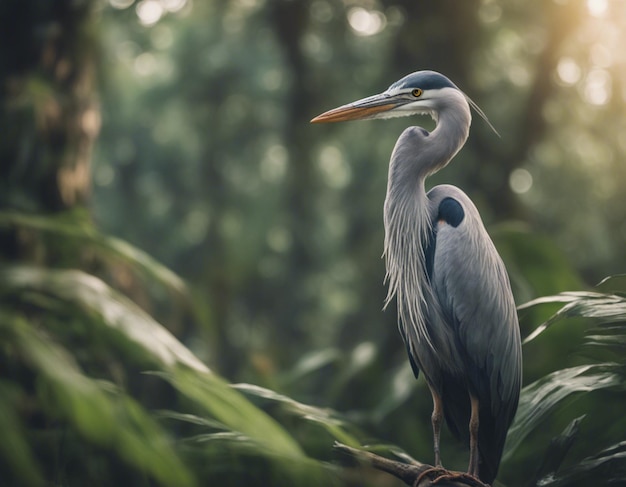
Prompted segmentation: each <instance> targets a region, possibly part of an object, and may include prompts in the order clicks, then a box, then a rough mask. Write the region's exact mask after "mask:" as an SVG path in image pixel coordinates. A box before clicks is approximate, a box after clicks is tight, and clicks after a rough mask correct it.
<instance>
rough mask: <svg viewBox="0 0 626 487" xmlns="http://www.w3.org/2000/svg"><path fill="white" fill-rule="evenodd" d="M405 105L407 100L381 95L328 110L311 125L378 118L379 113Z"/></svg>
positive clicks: (312, 121)
mask: <svg viewBox="0 0 626 487" xmlns="http://www.w3.org/2000/svg"><path fill="white" fill-rule="evenodd" d="M403 103H406V100H403V99H398V98H397V97H394V96H391V95H388V94H386V93H381V94H379V95H374V96H369V97H367V98H363V99H361V100H357V101H354V102H352V103H348V104H347V105H343V106H340V107H338V108H333V109H332V110H328V111H327V112H324V113H322V114H321V115H318V116H317V117H315V118H314V119H313V120H311V123H328V122H345V121H346V120H364V119H368V118H376V115H378V114H379V113H382V112H387V111H389V110H392V109H394V108H396V107H397V106H399V105H402V104H403Z"/></svg>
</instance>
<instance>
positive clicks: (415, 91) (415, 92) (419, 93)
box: [411, 88, 422, 98]
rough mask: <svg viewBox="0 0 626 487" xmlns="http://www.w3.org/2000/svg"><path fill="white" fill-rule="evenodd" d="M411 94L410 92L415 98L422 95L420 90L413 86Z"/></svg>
mask: <svg viewBox="0 0 626 487" xmlns="http://www.w3.org/2000/svg"><path fill="white" fill-rule="evenodd" d="M411 94H412V95H413V96H414V97H415V98H418V97H420V96H422V90H420V89H419V88H415V89H414V90H413V91H412V92H411Z"/></svg>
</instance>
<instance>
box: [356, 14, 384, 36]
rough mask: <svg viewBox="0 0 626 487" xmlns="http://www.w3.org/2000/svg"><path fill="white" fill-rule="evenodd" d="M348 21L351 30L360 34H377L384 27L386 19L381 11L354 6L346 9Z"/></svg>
mask: <svg viewBox="0 0 626 487" xmlns="http://www.w3.org/2000/svg"><path fill="white" fill-rule="evenodd" d="M348 23H349V24H350V27H352V30H354V32H355V33H356V34H357V35H360V36H371V35H374V34H378V33H379V32H380V31H382V30H383V29H384V28H385V25H386V23H387V19H386V18H385V15H384V14H383V13H382V12H379V11H377V10H372V11H370V10H366V9H364V8H362V7H354V8H351V9H350V10H349V11H348Z"/></svg>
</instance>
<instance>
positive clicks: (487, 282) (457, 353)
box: [311, 71, 522, 484]
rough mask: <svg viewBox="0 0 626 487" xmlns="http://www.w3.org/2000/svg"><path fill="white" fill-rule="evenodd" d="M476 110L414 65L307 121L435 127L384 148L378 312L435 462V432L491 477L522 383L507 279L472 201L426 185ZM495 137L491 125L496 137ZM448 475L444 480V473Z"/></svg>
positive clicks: (477, 473)
mask: <svg viewBox="0 0 626 487" xmlns="http://www.w3.org/2000/svg"><path fill="white" fill-rule="evenodd" d="M470 107H471V108H473V109H474V110H475V111H476V112H477V113H478V115H480V117H482V118H483V119H484V120H485V122H486V123H487V124H488V125H489V126H490V127H491V128H492V129H493V130H494V132H495V129H494V128H493V126H492V125H491V124H490V123H489V121H488V119H487V117H486V116H485V114H484V112H483V111H482V110H481V109H480V108H479V107H478V106H477V105H476V104H475V103H474V102H473V101H472V100H471V99H470V98H469V97H468V96H467V95H466V94H465V93H463V92H462V91H461V90H460V89H459V88H458V87H457V86H456V85H455V84H454V83H453V82H452V81H450V79H448V78H447V77H446V76H444V75H442V74H440V73H437V72H434V71H417V72H415V73H411V74H409V75H407V76H405V77H404V78H402V79H400V80H399V81H397V82H395V83H393V84H392V85H391V86H390V87H389V88H388V89H387V90H385V91H384V92H382V93H380V94H377V95H373V96H369V97H367V98H363V99H360V100H358V101H355V102H352V103H349V104H347V105H342V106H340V107H338V108H335V109H332V110H329V111H327V112H325V113H322V114H321V115H319V116H317V117H315V118H314V119H313V120H311V122H313V123H324V122H341V121H347V120H365V119H386V118H393V117H401V116H407V115H414V114H420V115H430V116H431V117H432V118H433V119H434V121H435V128H434V129H433V130H432V131H430V132H429V131H428V130H426V129H425V128H423V127H420V126H412V127H408V128H406V129H405V130H404V131H403V132H402V134H401V135H400V137H399V138H398V140H397V142H396V145H395V147H394V149H393V152H392V154H391V160H390V163H389V174H388V181H387V195H386V197H385V203H384V211H383V214H384V227H385V239H384V252H383V255H384V258H385V265H386V276H385V281H386V282H387V283H388V293H387V297H386V300H385V307H386V306H387V305H388V304H389V303H390V302H391V301H392V300H393V299H394V297H395V300H396V304H397V313H398V323H399V326H398V327H399V330H400V334H401V335H402V338H403V341H404V344H405V346H406V350H407V353H408V356H409V361H410V364H411V367H412V370H413V373H414V375H415V377H416V378H417V377H418V375H419V372H420V371H421V372H422V373H423V375H424V377H425V379H426V383H427V385H428V388H429V389H430V393H431V395H432V400H433V412H432V416H431V422H432V430H433V449H434V455H435V463H434V465H435V466H436V467H437V468H439V469H441V470H442V472H443V471H445V470H444V469H443V467H442V463H441V456H440V431H441V425H442V420H443V418H445V421H446V424H447V425H448V428H449V429H450V431H451V432H452V434H453V435H454V436H455V437H456V438H457V439H460V440H462V441H464V442H465V443H466V445H468V446H469V466H468V469H467V474H464V475H470V476H472V477H474V478H478V479H480V481H481V482H484V483H487V484H491V483H492V482H493V480H494V479H495V478H496V475H497V473H498V468H499V465H500V460H501V458H502V451H503V448H504V444H505V439H506V435H507V431H508V429H509V427H510V425H511V422H512V420H513V417H514V415H515V412H516V410H517V405H518V401H519V394H520V388H521V381H522V372H521V370H522V352H521V340H520V331H519V324H518V319H517V313H516V308H515V302H514V299H513V294H512V292H511V285H510V282H509V277H508V275H507V272H506V268H505V266H504V263H503V262H502V259H501V257H500V256H499V254H498V252H497V250H496V248H495V246H494V244H493V242H492V240H491V238H490V237H489V235H488V233H487V231H486V229H485V226H484V224H483V222H482V220H481V217H480V214H479V212H478V210H477V208H476V206H475V205H474V204H473V203H472V201H471V199H470V198H469V197H468V196H467V195H466V194H465V193H464V192H463V191H462V190H460V189H459V188H457V187H455V186H451V185H447V184H444V185H439V186H435V187H433V188H432V189H430V190H429V191H428V192H426V189H425V180H426V178H427V177H428V176H430V175H432V174H433V173H435V172H437V171H439V170H440V169H442V168H443V167H445V166H446V165H447V164H448V163H449V162H450V161H451V160H452V158H453V157H454V156H455V155H456V154H457V152H458V151H459V150H460V149H461V148H462V147H463V145H464V144H465V141H466V140H467V138H468V136H469V129H470V125H471V120H472V115H471V109H470ZM496 133H497V132H496ZM448 475H452V474H451V473H450V472H448Z"/></svg>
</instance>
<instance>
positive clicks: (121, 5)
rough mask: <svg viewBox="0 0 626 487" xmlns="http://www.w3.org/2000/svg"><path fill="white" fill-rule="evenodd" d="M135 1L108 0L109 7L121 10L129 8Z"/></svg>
mask: <svg viewBox="0 0 626 487" xmlns="http://www.w3.org/2000/svg"><path fill="white" fill-rule="evenodd" d="M134 1H135V0H109V3H110V4H111V7H113V8H117V9H119V10H123V9H125V8H128V7H130V6H131V5H132V4H133V2H134Z"/></svg>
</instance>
